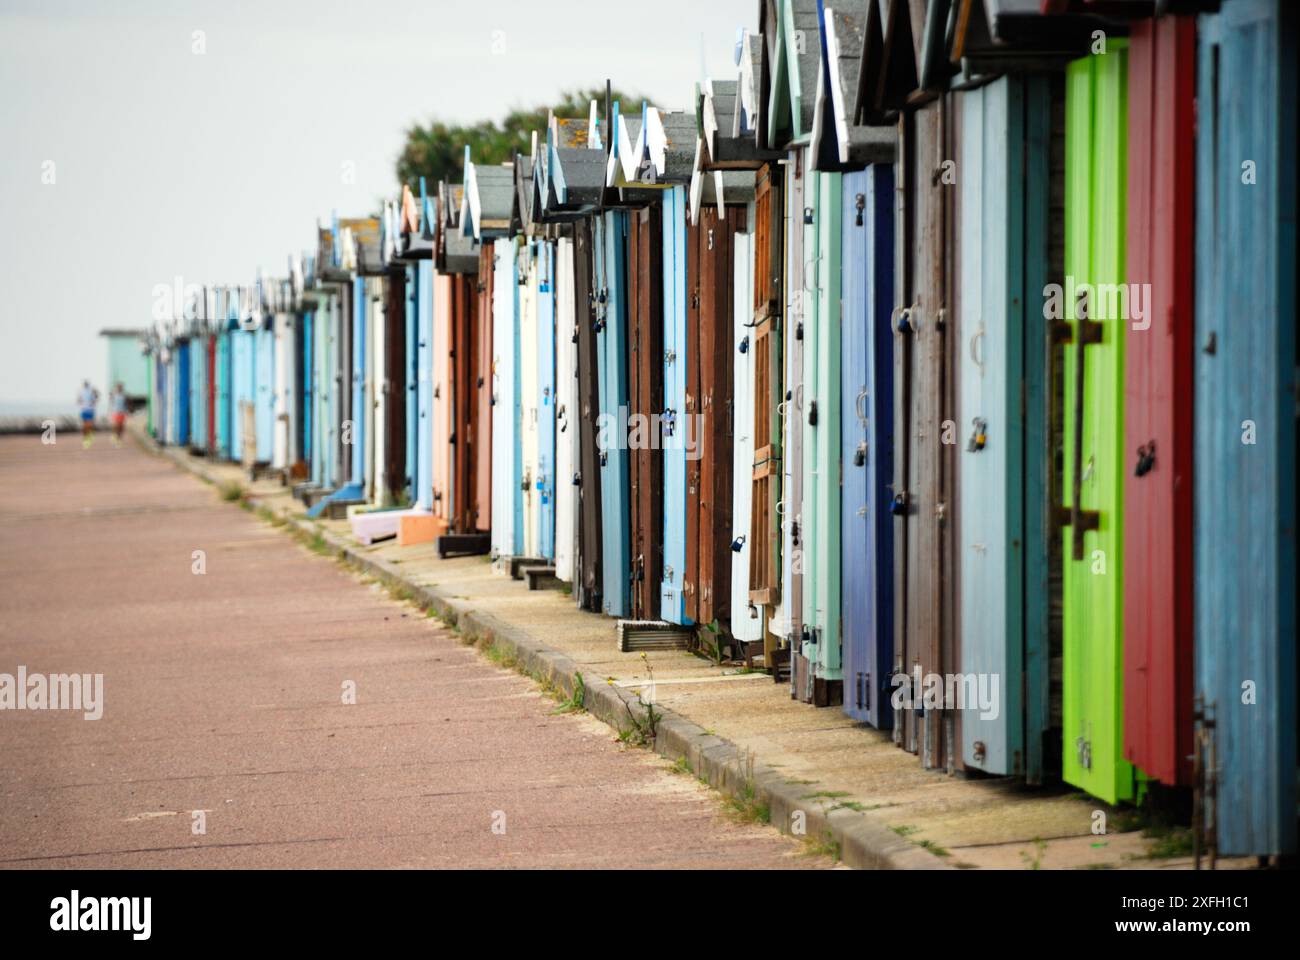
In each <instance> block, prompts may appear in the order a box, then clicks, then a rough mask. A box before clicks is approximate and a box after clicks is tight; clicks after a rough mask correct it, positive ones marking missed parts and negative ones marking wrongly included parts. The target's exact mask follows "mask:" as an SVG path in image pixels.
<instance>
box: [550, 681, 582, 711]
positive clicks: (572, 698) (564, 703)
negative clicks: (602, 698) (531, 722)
mask: <svg viewBox="0 0 1300 960" xmlns="http://www.w3.org/2000/svg"><path fill="white" fill-rule="evenodd" d="M586 711H587V683H586V681H585V680H583V679H582V674H581V673H579V672H576V671H575V673H574V675H573V692H572V693H571V694H569V696H568V697H566V698H564V699H562V700H560V704H559V706H557V707H556V708H555V712H556V713H586Z"/></svg>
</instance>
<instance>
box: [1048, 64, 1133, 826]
mask: <svg viewBox="0 0 1300 960" xmlns="http://www.w3.org/2000/svg"><path fill="white" fill-rule="evenodd" d="M1127 77H1128V52H1127V49H1126V45H1125V44H1123V43H1122V42H1119V41H1115V40H1109V41H1108V49H1107V52H1106V53H1105V54H1101V55H1097V56H1090V57H1085V58H1083V59H1081V60H1076V61H1075V62H1074V63H1072V64H1070V66H1069V67H1068V70H1067V74H1066V94H1065V110H1066V121H1065V125H1066V130H1065V148H1066V161H1065V184H1066V186H1065V191H1066V193H1065V275H1066V282H1065V286H1064V289H1063V290H1062V291H1061V292H1060V296H1059V297H1058V298H1057V301H1056V303H1055V304H1053V302H1052V301H1051V300H1050V299H1049V301H1048V304H1047V305H1048V308H1049V310H1052V311H1053V312H1051V314H1050V315H1051V316H1052V317H1061V318H1063V319H1064V320H1066V321H1068V322H1067V323H1066V324H1065V325H1064V326H1063V327H1062V328H1061V329H1062V337H1063V338H1064V339H1065V340H1066V343H1065V355H1064V362H1063V364H1062V370H1063V383H1062V386H1063V389H1062V391H1061V394H1060V396H1061V402H1062V403H1063V404H1064V411H1063V413H1064V442H1063V446H1064V464H1065V469H1064V473H1063V476H1062V477H1061V483H1060V490H1061V496H1060V502H1061V503H1062V505H1063V506H1062V508H1061V509H1060V510H1059V511H1058V521H1059V522H1060V523H1061V525H1062V537H1061V540H1062V547H1063V549H1064V551H1065V554H1064V558H1063V573H1062V591H1063V622H1062V645H1063V650H1062V656H1063V664H1062V725H1063V728H1064V731H1063V736H1064V743H1063V745H1062V750H1063V757H1062V775H1063V777H1064V779H1065V780H1066V782H1067V783H1071V784H1073V785H1075V786H1077V787H1080V788H1082V789H1084V790H1086V791H1088V792H1089V793H1091V794H1093V795H1094V796H1097V797H1100V798H1101V799H1102V800H1105V801H1107V802H1108V803H1115V802H1117V801H1119V800H1125V799H1129V798H1131V797H1132V796H1133V768H1132V767H1131V766H1130V765H1129V764H1128V763H1127V762H1126V761H1125V760H1124V759H1123V726H1122V723H1123V721H1122V711H1123V688H1122V683H1123V663H1122V659H1121V658H1122V656H1123V652H1122V651H1123V590H1122V582H1123V581H1122V576H1123V556H1122V546H1123V543H1124V531H1123V526H1122V523H1123V489H1124V474H1123V469H1124V466H1123V465H1124V464H1125V463H1126V462H1127V459H1126V458H1125V457H1124V451H1123V450H1122V446H1123V440H1124V419H1123V398H1124V329H1123V324H1124V323H1125V322H1126V321H1125V320H1124V318H1123V317H1122V316H1118V315H1117V314H1120V313H1122V312H1123V311H1122V310H1120V309H1118V307H1119V305H1120V303H1121V298H1120V297H1118V296H1114V295H1112V293H1113V291H1114V290H1115V289H1116V285H1118V284H1120V283H1122V282H1123V281H1124V232H1125V219H1124V197H1125V192H1126V183H1125V174H1126V159H1125V158H1126V152H1127V139H1126V131H1127V100H1128V89H1127Z"/></svg>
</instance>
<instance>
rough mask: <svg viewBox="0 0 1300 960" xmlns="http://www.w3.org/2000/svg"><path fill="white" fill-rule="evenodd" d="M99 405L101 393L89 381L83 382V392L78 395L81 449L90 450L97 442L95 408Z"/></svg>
mask: <svg viewBox="0 0 1300 960" xmlns="http://www.w3.org/2000/svg"><path fill="white" fill-rule="evenodd" d="M98 405H99V391H98V390H96V389H95V388H94V387H92V386H91V385H90V381H89V380H83V381H82V382H81V392H80V393H79V394H77V406H78V407H80V408H81V448H82V449H83V450H89V449H90V445H91V444H92V443H94V442H95V407H96V406H98Z"/></svg>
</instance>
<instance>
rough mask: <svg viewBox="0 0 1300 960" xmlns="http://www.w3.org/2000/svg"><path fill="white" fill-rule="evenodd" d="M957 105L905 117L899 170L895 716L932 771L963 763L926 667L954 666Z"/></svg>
mask: <svg viewBox="0 0 1300 960" xmlns="http://www.w3.org/2000/svg"><path fill="white" fill-rule="evenodd" d="M950 109H951V108H950V105H949V102H948V100H947V98H940V99H939V100H936V101H934V102H932V103H930V104H928V105H926V106H924V107H921V108H919V109H917V110H915V111H914V112H911V113H908V114H905V115H904V117H903V119H902V121H901V123H902V129H901V134H900V138H899V140H900V169H902V170H903V171H904V177H905V183H904V189H903V193H902V200H903V214H902V220H901V223H902V227H903V229H902V231H900V234H901V236H900V243H901V253H902V258H903V259H902V262H901V264H900V272H901V276H902V283H901V284H900V294H901V297H900V298H899V299H898V301H897V304H898V307H897V310H898V317H897V320H896V322H895V330H896V335H895V357H896V359H895V370H894V375H895V408H894V417H895V437H896V438H898V447H897V454H898V457H897V460H896V462H895V481H894V483H895V489H894V492H895V503H894V511H895V517H896V519H895V527H894V547H895V561H894V562H895V589H896V591H897V593H896V595H895V600H894V615H895V671H896V672H897V673H904V674H907V675H908V676H909V677H910V678H911V681H912V685H913V690H912V693H913V696H912V698H911V700H912V703H911V708H910V709H907V710H904V711H903V712H902V718H901V719H902V722H901V723H899V722H898V720H899V718H898V717H897V716H896V717H895V724H894V731H895V739H896V740H897V741H898V742H899V743H900V744H901V745H902V746H903V747H904V748H905V749H907V750H909V751H912V752H914V753H918V754H920V756H921V762H922V764H923V765H924V766H925V767H926V768H930V769H945V768H946V769H955V768H956V767H958V766H959V765H960V758H959V754H958V752H957V751H956V750H955V749H953V747H954V746H955V745H956V744H958V743H960V740H961V731H960V717H959V716H958V715H955V713H954V712H953V711H948V710H926V709H923V705H922V702H921V698H920V696H919V693H920V691H919V690H917V689H915V686H916V678H917V676H918V675H919V676H920V677H921V679H922V682H924V679H925V677H927V676H929V675H931V674H939V675H943V674H948V673H954V672H955V671H956V667H957V664H958V655H959V648H958V643H957V625H956V623H955V617H954V606H955V604H954V592H955V583H954V579H955V578H954V572H953V565H952V540H953V536H952V530H953V526H954V524H955V522H956V502H955V494H956V476H955V464H954V462H953V461H954V459H955V457H954V455H953V448H954V447H955V446H956V436H955V429H956V427H955V424H954V423H953V421H952V415H953V413H954V412H955V403H954V384H953V379H954V378H953V366H954V364H953V360H952V347H951V346H950V338H951V330H950V311H951V290H952V286H951V277H950V270H951V262H950V260H951V258H950V256H949V254H950V251H951V250H952V246H953V245H952V243H951V242H950V231H951V230H952V229H953V227H952V224H953V220H954V216H953V210H952V208H953V206H954V204H955V198H954V196H953V193H954V192H953V191H952V190H950V189H949V186H951V183H947V184H946V183H945V182H944V177H943V173H944V166H945V162H946V161H948V160H949V159H950V158H951V156H952V152H951V145H950V144H949V142H948V133H949V131H948V117H949V113H950Z"/></svg>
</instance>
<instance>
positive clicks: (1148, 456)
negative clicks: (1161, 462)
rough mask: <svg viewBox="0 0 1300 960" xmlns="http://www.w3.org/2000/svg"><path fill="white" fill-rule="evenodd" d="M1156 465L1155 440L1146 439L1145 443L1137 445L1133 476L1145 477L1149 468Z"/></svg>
mask: <svg viewBox="0 0 1300 960" xmlns="http://www.w3.org/2000/svg"><path fill="white" fill-rule="evenodd" d="M1155 465H1156V442H1155V441H1154V440H1148V441H1147V442H1146V443H1145V444H1143V445H1142V446H1140V447H1138V462H1137V469H1135V470H1134V471H1133V476H1135V477H1145V476H1146V475H1147V474H1148V473H1150V472H1151V468H1152V467H1154V466H1155Z"/></svg>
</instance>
